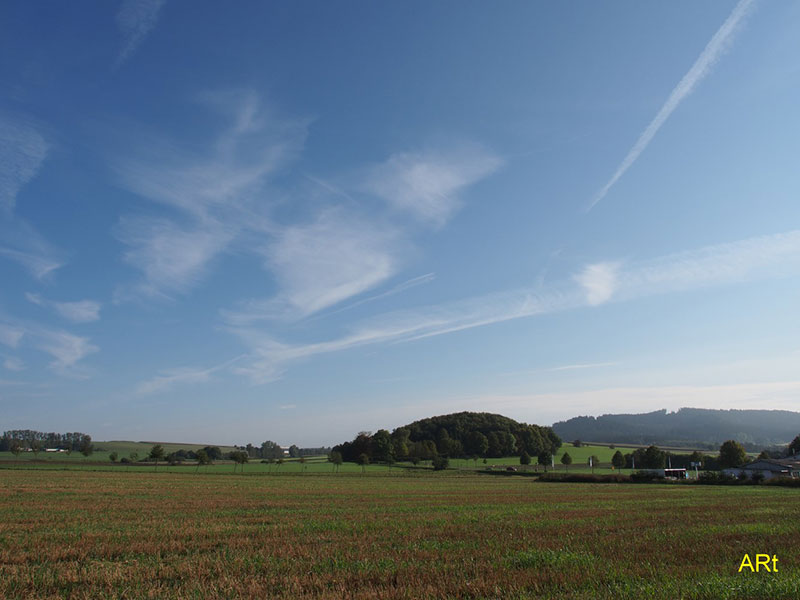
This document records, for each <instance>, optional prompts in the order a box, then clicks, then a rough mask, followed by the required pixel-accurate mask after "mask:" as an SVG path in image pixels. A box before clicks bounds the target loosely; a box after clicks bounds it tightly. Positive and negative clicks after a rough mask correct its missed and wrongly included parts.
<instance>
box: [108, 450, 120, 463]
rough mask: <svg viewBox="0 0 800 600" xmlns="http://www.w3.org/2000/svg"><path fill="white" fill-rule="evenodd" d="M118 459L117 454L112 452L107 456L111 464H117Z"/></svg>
mask: <svg viewBox="0 0 800 600" xmlns="http://www.w3.org/2000/svg"><path fill="white" fill-rule="evenodd" d="M118 458H119V454H117V453H116V452H112V453H111V454H109V455H108V460H110V461H111V462H113V463H115V462H117V459H118Z"/></svg>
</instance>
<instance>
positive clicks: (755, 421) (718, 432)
mask: <svg viewBox="0 0 800 600" xmlns="http://www.w3.org/2000/svg"><path fill="white" fill-rule="evenodd" d="M553 430H554V431H555V432H556V433H557V434H558V435H559V436H561V437H562V438H563V439H565V440H568V441H572V440H575V439H579V440H583V441H589V442H607V443H614V442H616V443H623V444H625V443H627V444H641V445H649V444H656V445H659V446H692V447H698V448H714V449H715V448H718V447H719V445H720V444H721V443H722V442H724V441H725V440H737V441H738V442H740V443H741V444H743V445H744V446H745V448H747V449H748V450H758V449H761V448H764V447H770V446H778V445H786V443H787V442H788V441H789V440H791V439H792V438H794V437H795V436H796V435H797V432H798V431H800V413H798V412H793V411H788V410H713V409H705V408H681V409H680V410H678V411H677V412H673V413H668V412H667V411H666V410H657V411H654V412H650V413H644V414H631V415H625V414H620V415H603V416H601V417H574V418H572V419H569V420H567V421H560V422H558V423H555V424H554V425H553Z"/></svg>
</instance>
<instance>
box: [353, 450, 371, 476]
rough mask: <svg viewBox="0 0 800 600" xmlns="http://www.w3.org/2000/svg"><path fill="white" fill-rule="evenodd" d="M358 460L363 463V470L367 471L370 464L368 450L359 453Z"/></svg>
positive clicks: (363, 471)
mask: <svg viewBox="0 0 800 600" xmlns="http://www.w3.org/2000/svg"><path fill="white" fill-rule="evenodd" d="M356 462H357V463H358V464H360V465H361V472H362V473H365V472H366V471H367V465H368V464H369V456H367V454H366V452H362V453H361V454H359V455H358V460H357V461H356Z"/></svg>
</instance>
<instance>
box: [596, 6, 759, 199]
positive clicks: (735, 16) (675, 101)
mask: <svg viewBox="0 0 800 600" xmlns="http://www.w3.org/2000/svg"><path fill="white" fill-rule="evenodd" d="M754 4H755V0H740V1H739V3H738V4H737V5H736V6H735V7H734V9H733V11H732V12H731V14H730V15H728V18H727V19H725V22H724V23H723V24H722V26H721V27H720V28H719V29H718V30H717V32H716V33H715V34H714V36H713V37H712V38H711V40H710V41H709V42H708V44H707V45H706V47H705V48H704V49H703V51H702V52H701V53H700V56H698V57H697V60H696V61H695V62H694V64H693V65H692V67H691V68H690V69H689V71H688V72H687V73H686V74H685V75H684V76H683V78H682V79H681V80H680V81H679V82H678V85H676V86H675V88H674V89H673V90H672V92H671V93H670V95H669V97H668V98H667V101H666V102H665V103H664V105H663V106H662V107H661V109H660V110H659V111H658V113H657V114H656V116H655V118H654V119H653V120H652V121H651V122H650V124H649V125H648V126H647V127H646V128H645V130H644V131H643V132H642V133H641V135H640V136H639V139H638V140H636V143H635V144H634V145H633V147H632V148H631V149H630V151H629V152H628V154H627V155H626V156H625V158H624V159H623V161H622V163H620V165H619V167H617V170H616V171H615V172H614V174H613V175H612V176H611V179H609V180H608V182H607V183H606V184H605V185H604V186H603V187H602V189H601V190H600V191H599V192H598V193H597V195H596V196H595V197H594V198H593V199H592V201H591V202H590V204H589V206H588V208H587V210H591V209H592V208H593V207H594V206H595V205H596V204H597V203H598V202H600V201H601V200H602V199H603V198H605V196H606V194H608V192H609V190H610V189H611V188H612V187H613V186H614V184H615V183H617V181H619V179H620V177H622V176H623V175H624V174H625V172H626V171H627V170H628V169H629V168H630V167H631V165H633V163H634V162H636V159H638V158H639V156H640V155H641V154H642V152H644V150H645V148H647V146H648V144H650V142H651V141H652V140H653V138H654V137H655V135H656V133H658V130H659V129H661V126H662V125H663V124H664V123H665V122H666V120H667V119H668V118H669V116H670V115H671V114H672V113H673V112H674V111H675V109H676V108H678V106H679V105H680V103H681V102H683V100H685V99H686V97H687V96H689V94H691V93H692V91H694V89H695V88H696V87H697V85H698V84H699V83H701V82H702V81H703V79H705V78H706V77H707V76H708V75H709V74H710V73H711V70H712V69H713V68H714V65H716V64H717V62H718V61H719V59H720V58H721V57H722V56H723V55H724V54H725V52H726V51H727V50H729V49H730V47H731V44H732V43H733V40H734V38H735V36H736V33H737V31H738V30H739V29H740V28H741V26H742V24H743V23H744V21H745V19H746V17H747V15H748V13H749V12H750V11H751V9H752V8H753V5H754Z"/></svg>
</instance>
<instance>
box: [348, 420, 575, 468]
mask: <svg viewBox="0 0 800 600" xmlns="http://www.w3.org/2000/svg"><path fill="white" fill-rule="evenodd" d="M560 446H561V439H560V438H559V437H558V436H557V435H556V434H555V433H554V432H553V430H552V428H550V427H540V426H538V425H528V424H526V423H519V422H517V421H514V420H513V419H509V418H508V417H504V416H502V415H495V414H490V413H473V412H461V413H455V414H450V415H442V416H438V417H431V418H429V419H423V420H421V421H415V422H413V423H411V424H409V425H405V426H403V427H398V428H397V429H395V430H394V431H392V432H391V433H389V431H387V430H385V429H381V430H379V431H377V432H375V434H370V433H369V432H366V431H362V432H361V433H359V434H358V435H357V436H356V438H355V439H354V440H352V441H350V442H344V443H343V444H339V445H338V446H335V447H334V448H333V452H335V453H338V454H339V455H341V458H342V459H343V460H345V461H347V462H363V460H364V457H366V458H368V459H369V461H370V462H383V463H391V462H395V461H401V460H402V461H404V460H410V461H412V462H418V461H420V460H433V459H435V458H437V457H447V458H472V457H482V458H489V457H497V458H499V457H503V456H521V455H523V454H525V455H527V456H529V457H530V456H543V455H548V456H550V455H552V454H553V453H555V452H556V451H557V450H558V448H559V447H560Z"/></svg>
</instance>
